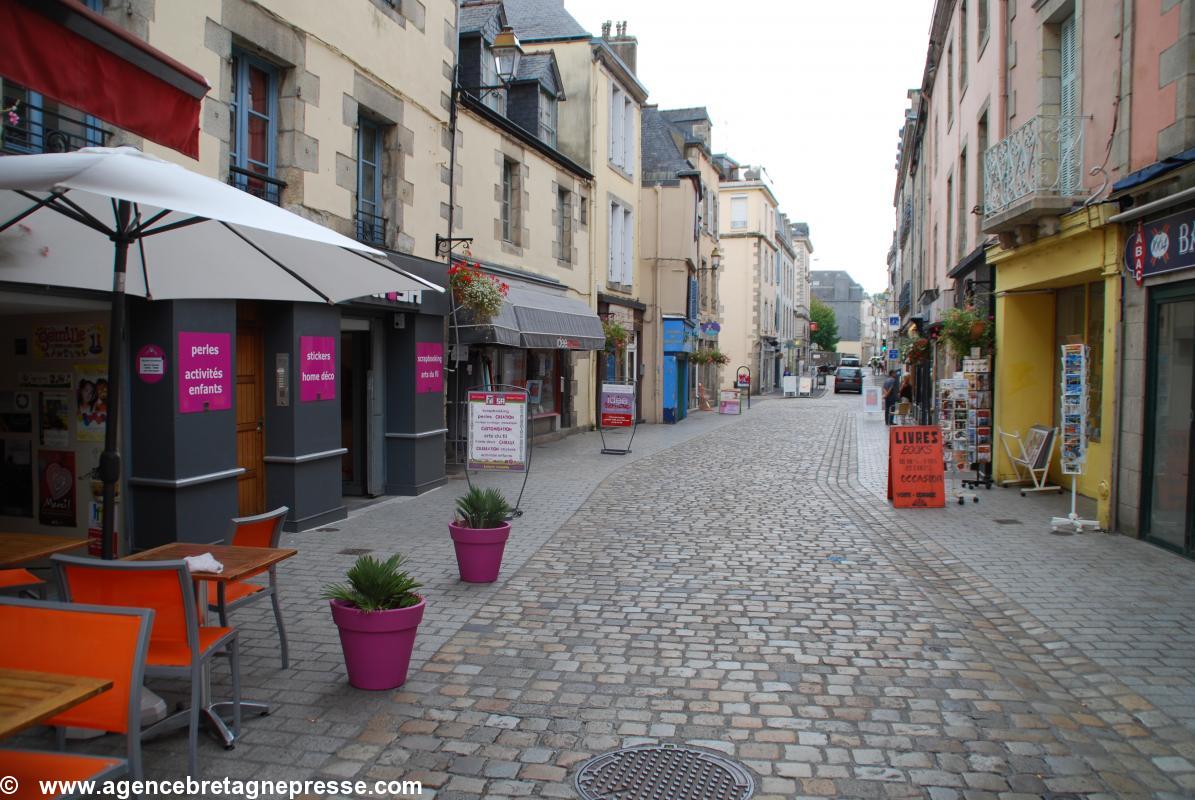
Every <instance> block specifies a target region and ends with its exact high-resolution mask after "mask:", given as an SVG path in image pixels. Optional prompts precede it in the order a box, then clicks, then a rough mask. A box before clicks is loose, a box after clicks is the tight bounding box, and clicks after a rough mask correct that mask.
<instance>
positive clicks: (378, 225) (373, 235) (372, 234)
mask: <svg viewBox="0 0 1195 800" xmlns="http://www.w3.org/2000/svg"><path fill="white" fill-rule="evenodd" d="M357 241H359V242H364V243H365V244H372V245H384V244H386V218H385V217H379V216H378V215H377V214H370V213H369V212H368V211H363V210H361V209H360V208H358V209H357Z"/></svg>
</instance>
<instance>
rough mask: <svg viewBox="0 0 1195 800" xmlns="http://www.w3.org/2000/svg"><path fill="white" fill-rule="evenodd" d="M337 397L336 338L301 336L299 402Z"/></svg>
mask: <svg viewBox="0 0 1195 800" xmlns="http://www.w3.org/2000/svg"><path fill="white" fill-rule="evenodd" d="M335 399H336V339H335V337H332V336H300V337H299V402H301V403H314V402H316V401H317V400H335Z"/></svg>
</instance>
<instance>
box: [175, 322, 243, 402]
mask: <svg viewBox="0 0 1195 800" xmlns="http://www.w3.org/2000/svg"><path fill="white" fill-rule="evenodd" d="M229 408H232V334H229V333H196V332H193V331H179V334H178V411H179V413H180V414H196V413H199V412H201V411H224V410H226V409H229Z"/></svg>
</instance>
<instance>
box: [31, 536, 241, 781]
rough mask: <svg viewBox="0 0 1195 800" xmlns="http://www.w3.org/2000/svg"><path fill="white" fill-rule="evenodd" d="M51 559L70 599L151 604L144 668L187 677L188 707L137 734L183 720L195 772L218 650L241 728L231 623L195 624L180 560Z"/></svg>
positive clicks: (147, 671)
mask: <svg viewBox="0 0 1195 800" xmlns="http://www.w3.org/2000/svg"><path fill="white" fill-rule="evenodd" d="M50 561H51V563H52V564H53V565H54V569H55V571H56V573H57V576H58V586H59V587H60V590H61V592H62V595H63V597H64V598H65V599H67V600H69V601H74V602H83V603H93V604H95V605H101V606H131V607H135V608H149V609H153V611H154V622H153V630H152V632H151V633H150V638H149V652H148V654H147V656H146V668H145V674H146V675H148V676H151V677H152V676H166V677H175V678H186V677H189V678H190V679H191V707H190V708H189V709H187V710H185V711H181V712H179V713H178V714H174V715H172V716H169V717H167V718H166V719H164V720H162V721H161V722H159V723H157V724H156V725H152V726H151V727H149V728H146V729H145V730H144V731H142V732H141V736H142V737H143V738H147V737H150V736H154V735H156V734H158V733H161V732H162V731H164V730H171V729H174V728H179V727H183V725H187V726H188V728H189V732H190V743H189V753H188V757H189V759H188V767H189V769H190V774H191V775H197V774H198V769H197V767H198V758H199V756H198V750H199V714H200V712H207V708H206V707H205V703H206V700H207V698H206V697H205V692H204V686H205V682H204V679H205V677H206V676H205V672H204V670H205V669H207V668H208V667H209V665H210V663H211V659H212V658H214V657H215V656H216V655H218V654H220V653H227V654H228V656H229V663H230V666H231V668H232V707H233V735H234V737H235V736H237V735H239V734H240V731H241V668H240V658H239V655H238V651H237V632H236V631H235V630H233V629H232V628H225V627H208V626H200V625H199V622H198V619H199V617H198V614H197V611H196V606H195V590H194V587H193V586H192V583H193V581H192V580H191V573H190V572H188V571H187V564H186V562H184V561H100V560H98V559H93V558H80V557H78V556H67V555H62V554H57V555H54V556H52V557H51V558H50ZM209 713H212V714H214V713H215V712H209ZM221 724H222V723H221Z"/></svg>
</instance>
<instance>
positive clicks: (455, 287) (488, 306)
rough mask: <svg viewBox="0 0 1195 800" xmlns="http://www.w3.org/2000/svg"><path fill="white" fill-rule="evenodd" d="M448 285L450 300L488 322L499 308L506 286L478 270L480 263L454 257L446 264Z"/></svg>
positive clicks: (476, 317) (506, 289)
mask: <svg viewBox="0 0 1195 800" xmlns="http://www.w3.org/2000/svg"><path fill="white" fill-rule="evenodd" d="M448 286H449V288H450V289H451V290H452V299H453V301H454V302H455V303H456V304H457V305H458V306H460V307H461V308H462V309H464V310H465V311H467V312H469V314H471V315H472V316H473V318H474V319H475V320H477V321H478V322H489V321H490V320H491V319H493V318H494V317H495V316H497V315H498V312H500V311H501V310H502V301H503V300H504V299H505V298H506V293H507V292H508V291H510V286H509V285H508V284H506V283H504V282H503V281H502V280H500V279H499V278H497V277H495V276H493V275H489V274H487V273H485V272H482V271H481V265H480V264H476V263H474V264H470V263H469V262H467V261H454V262H453V264H452V266H451V267H449V268H448Z"/></svg>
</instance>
